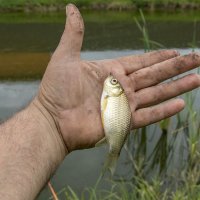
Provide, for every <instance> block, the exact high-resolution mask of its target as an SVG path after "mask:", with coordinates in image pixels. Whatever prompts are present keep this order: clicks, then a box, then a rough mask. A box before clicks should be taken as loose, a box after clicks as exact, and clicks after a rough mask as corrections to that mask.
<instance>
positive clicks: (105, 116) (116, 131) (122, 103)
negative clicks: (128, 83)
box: [96, 76, 131, 174]
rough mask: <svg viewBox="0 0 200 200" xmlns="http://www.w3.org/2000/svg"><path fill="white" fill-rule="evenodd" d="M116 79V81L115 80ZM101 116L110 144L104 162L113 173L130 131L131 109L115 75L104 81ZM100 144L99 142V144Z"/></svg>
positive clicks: (106, 137)
mask: <svg viewBox="0 0 200 200" xmlns="http://www.w3.org/2000/svg"><path fill="white" fill-rule="evenodd" d="M113 80H115V82H114V81H113ZM101 117H102V123H103V128H104V132H105V139H103V140H101V141H100V142H99V144H101V143H103V142H104V141H106V142H107V143H108V145H109V153H108V158H107V160H106V162H105V164H104V168H105V169H109V170H110V171H111V173H112V174H113V173H114V171H115V166H116V162H117V160H118V157H119V155H120V151H121V149H122V147H123V145H124V142H125V140H126V138H127V135H128V134H129V133H130V123H131V110H130V107H129V104H128V99H127V97H126V94H125V93H124V90H123V88H122V87H121V85H120V84H119V83H118V81H117V80H116V79H114V77H113V76H109V77H108V78H107V79H106V80H105V82H104V88H103V93H102V97H101ZM96 146H98V143H97V145H96Z"/></svg>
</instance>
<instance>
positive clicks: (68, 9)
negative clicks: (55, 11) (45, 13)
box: [67, 3, 74, 14]
mask: <svg viewBox="0 0 200 200" xmlns="http://www.w3.org/2000/svg"><path fill="white" fill-rule="evenodd" d="M73 13H74V6H73V4H71V3H70V4H68V5H67V14H73Z"/></svg>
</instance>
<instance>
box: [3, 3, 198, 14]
mask: <svg viewBox="0 0 200 200" xmlns="http://www.w3.org/2000/svg"><path fill="white" fill-rule="evenodd" d="M65 6H66V4H45V5H44V4H25V5H12V6H8V5H0V12H2V13H9V12H25V13H29V12H39V13H40V12H58V11H63V10H65ZM76 6H77V7H78V8H79V9H80V10H97V11H98V10H99V11H103V10H105V11H109V10H111V11H112V10H114V11H126V10H130V11H131V10H133V11H137V10H139V9H142V10H144V11H151V12H154V11H169V12H171V11H185V10H200V3H192V2H187V3H151V2H147V3H142V4H133V3H132V4H130V3H128V2H127V3H101V4H99V3H93V4H89V5H86V6H85V5H81V4H80V5H79V4H76Z"/></svg>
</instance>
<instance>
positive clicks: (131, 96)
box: [111, 65, 136, 112]
mask: <svg viewBox="0 0 200 200" xmlns="http://www.w3.org/2000/svg"><path fill="white" fill-rule="evenodd" d="M115 66H116V67H115V68H112V72H111V74H112V75H113V77H115V78H116V79H117V80H118V81H119V83H120V85H121V86H122V88H123V89H124V92H125V93H126V96H127V98H128V101H129V102H130V103H129V105H130V108H131V111H132V112H134V111H135V108H136V102H135V100H136V98H135V92H134V85H133V84H132V82H131V79H130V78H129V77H128V76H127V75H126V73H125V71H124V69H123V68H122V67H120V66H118V67H117V65H115Z"/></svg>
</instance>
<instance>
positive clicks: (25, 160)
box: [0, 98, 66, 200]
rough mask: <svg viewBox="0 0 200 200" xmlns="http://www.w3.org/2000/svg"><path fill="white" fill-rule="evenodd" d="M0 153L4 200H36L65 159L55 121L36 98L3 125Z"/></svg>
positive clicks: (0, 186) (0, 132) (1, 184)
mask: <svg viewBox="0 0 200 200" xmlns="http://www.w3.org/2000/svg"><path fill="white" fill-rule="evenodd" d="M0 152H1V156H0V177H1V180H4V181H1V180H0V196H5V198H4V199H5V200H7V199H16V200H18V199H34V198H35V195H37V194H38V193H39V191H40V189H41V188H42V187H43V186H44V184H45V183H46V182H47V181H48V179H49V178H50V176H51V175H52V174H53V173H54V172H55V170H56V169H57V168H58V166H59V165H60V163H61V162H62V160H63V159H64V157H65V155H66V151H65V147H64V145H63V142H62V138H61V137H60V135H59V134H58V131H57V130H56V125H55V122H54V121H53V118H52V117H51V115H50V114H49V112H48V111H47V110H46V109H45V108H44V107H43V106H42V105H41V104H40V102H38V100H37V98H35V99H34V100H33V102H32V103H31V104H30V105H29V106H28V107H27V108H26V109H24V110H23V111H21V112H20V113H18V114H16V115H15V116H14V117H12V118H11V119H10V120H8V121H7V122H5V123H3V124H1V125H0ZM16 183H19V184H16ZM10 188H13V190H12V191H10Z"/></svg>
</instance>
